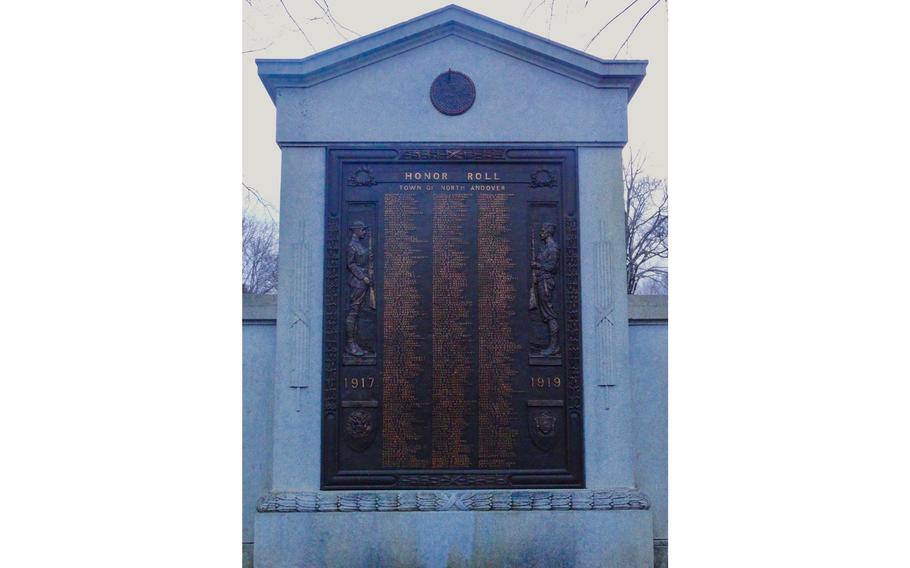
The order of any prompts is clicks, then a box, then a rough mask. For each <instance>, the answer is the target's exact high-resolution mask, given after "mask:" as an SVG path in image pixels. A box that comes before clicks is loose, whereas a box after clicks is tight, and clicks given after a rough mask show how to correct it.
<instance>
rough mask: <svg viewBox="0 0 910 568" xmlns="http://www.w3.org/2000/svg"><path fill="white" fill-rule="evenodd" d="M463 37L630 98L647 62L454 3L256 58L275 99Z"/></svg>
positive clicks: (638, 83)
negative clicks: (317, 45)
mask: <svg viewBox="0 0 910 568" xmlns="http://www.w3.org/2000/svg"><path fill="white" fill-rule="evenodd" d="M453 35H454V36H458V37H460V38H463V39H466V40H468V41H472V42H474V43H477V44H479V45H483V46H484V47H487V48H490V49H493V50H496V51H499V52H501V53H504V54H506V55H509V56H511V57H515V58H517V59H520V60H523V61H526V62H528V63H531V64H532V65H537V66H539V67H542V68H544V69H548V70H550V71H553V72H555V73H559V74H561V75H564V76H566V77H568V78H570V79H573V80H576V81H580V82H582V83H585V84H587V85H590V86H592V87H596V88H601V89H603V88H613V89H617V88H619V89H625V90H626V91H627V93H628V97H629V99H631V98H632V95H634V94H635V91H636V90H637V89H638V86H639V85H640V84H641V81H642V79H644V76H645V68H646V67H647V65H648V62H647V61H643V60H605V59H600V58H599V57H595V56H593V55H589V54H587V53H584V52H582V51H578V50H577V49H573V48H571V47H568V46H565V45H562V44H560V43H556V42H554V41H551V40H549V39H546V38H544V37H541V36H538V35H535V34H532V33H530V32H526V31H524V30H521V29H518V28H515V27H513V26H510V25H508V24H504V23H502V22H500V21H497V20H494V19H492V18H488V17H486V16H483V15H481V14H478V13H476V12H472V11H470V10H466V9H464V8H462V7H460V6H456V5H454V4H450V5H449V6H446V7H444V8H440V9H438V10H434V11H432V12H429V13H427V14H424V15H422V16H418V17H416V18H414V19H412V20H408V21H406V22H402V23H400V24H396V25H394V26H392V27H389V28H385V29H384V30H380V31H378V32H375V33H372V34H369V35H366V36H363V37H361V38H357V39H355V40H352V41H349V42H347V43H343V44H341V45H338V46H336V47H333V48H331V49H327V50H325V51H321V52H319V53H315V54H313V55H311V56H309V57H306V58H303V59H257V60H256V65H257V66H258V68H259V77H260V79H261V80H262V83H263V84H264V85H265V88H266V90H267V91H268V93H269V96H270V97H271V98H272V101H273V102H274V101H275V94H276V92H277V89H279V88H282V87H311V86H313V85H317V84H319V83H321V82H323V81H328V80H330V79H333V78H335V77H338V76H340V75H344V74H346V73H350V72H351V71H354V70H356V69H360V68H362V67H366V66H367V65H372V64H373V63H376V62H378V61H382V60H384V59H388V58H389V57H394V56H395V55H398V54H400V53H404V52H406V51H409V50H411V49H415V48H417V47H420V46H422V45H426V44H428V43H432V42H434V41H439V40H440V39H443V38H445V37H448V36H453Z"/></svg>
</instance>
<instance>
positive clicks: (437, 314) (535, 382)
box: [322, 147, 584, 489]
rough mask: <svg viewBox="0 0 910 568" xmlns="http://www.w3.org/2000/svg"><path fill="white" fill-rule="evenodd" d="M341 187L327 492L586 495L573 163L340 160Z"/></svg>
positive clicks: (533, 155) (403, 157) (326, 408)
mask: <svg viewBox="0 0 910 568" xmlns="http://www.w3.org/2000/svg"><path fill="white" fill-rule="evenodd" d="M542 171H545V172H546V173H547V177H546V180H545V181H546V183H543V182H541V179H542V177H541V176H542V174H541V173H540V172H542ZM364 172H368V174H369V183H366V182H365V181H364V180H366V179H367V174H365V173H364ZM327 177H328V182H329V183H328V184H327V195H326V197H327V199H326V208H327V211H326V219H327V222H326V228H327V234H326V267H325V270H326V279H325V280H326V283H327V285H326V290H325V295H326V297H325V309H326V318H325V322H326V323H325V325H326V329H325V330H324V341H325V353H326V355H325V357H326V364H325V365H324V374H325V377H324V379H323V383H324V391H323V447H322V478H323V479H322V485H323V488H324V489H357V488H372V489H382V488H389V489H393V488H394V489H401V488H420V487H440V486H459V485H469V486H471V487H485V486H488V487H499V488H501V487H503V486H507V487H508V486H511V487H528V488H531V487H583V486H584V478H583V462H582V445H581V440H582V433H581V424H582V415H581V413H582V408H581V404H580V402H581V401H580V369H581V361H580V353H581V349H580V337H579V336H578V335H579V330H580V325H579V321H578V318H579V317H580V316H579V313H580V310H579V306H578V301H579V294H578V287H579V282H578V271H577V266H578V250H577V243H578V235H577V227H578V222H577V219H578V211H577V188H576V183H575V154H574V152H573V151H572V150H561V149H553V150H539V149H524V148H461V147H456V148H451V147H450V148H437V147H432V148H385V147H370V148H364V149H331V150H330V151H329V159H328V171H327ZM342 231H343V234H342ZM340 243H344V245H343V248H342V250H338V247H339V244H340ZM336 259H338V260H340V262H339V261H338V260H336ZM567 268H568V270H567ZM336 283H337V284H336ZM336 329H340V330H341V333H337V332H335V331H334V330H336ZM567 379H568V380H567Z"/></svg>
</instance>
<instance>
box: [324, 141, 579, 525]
mask: <svg viewBox="0 0 910 568" xmlns="http://www.w3.org/2000/svg"><path fill="white" fill-rule="evenodd" d="M326 157H327V171H326V217H325V219H326V237H325V238H326V240H325V271H326V272H325V275H324V276H325V277H324V282H325V289H324V302H323V309H324V314H323V316H324V326H325V327H324V365H323V391H322V392H323V407H322V408H323V412H322V414H323V424H322V427H323V437H322V440H323V448H322V488H323V489H330V490H342V491H343V490H358V489H370V490H390V491H394V490H402V489H420V488H446V487H453V488H458V487H468V488H470V487H475V488H491V489H496V488H503V489H506V488H516V489H517V488H527V489H537V488H548V487H565V488H583V487H584V453H583V452H584V433H583V420H582V391H583V389H582V365H581V353H582V348H581V307H580V303H581V293H580V280H581V278H580V271H579V236H578V222H579V221H578V216H579V210H578V206H579V204H578V172H577V150H576V149H575V148H565V147H550V148H541V147H517V146H516V147H508V148H504V147H501V146H500V147H485V146H473V147H459V146H454V145H448V144H446V145H438V146H437V145H427V146H424V147H420V146H405V147H401V148H394V147H390V146H389V145H386V144H363V145H351V146H344V147H329V148H328V149H327V153H326ZM538 160H539V161H548V162H552V163H553V164H554V165H559V164H561V165H562V168H563V174H562V179H561V180H560V181H559V184H560V185H561V186H562V189H561V192H562V204H563V205H562V207H563V210H564V211H565V215H564V216H563V218H562V225H563V227H562V230H563V234H564V247H565V256H564V258H565V260H564V272H563V279H562V282H563V286H564V290H565V295H564V306H565V317H564V321H565V326H566V330H565V338H564V341H565V344H564V345H565V353H566V355H565V361H564V366H565V367H564V368H565V370H566V407H567V416H566V429H567V432H570V433H569V434H568V436H567V448H566V451H567V457H568V459H569V464H568V467H569V469H568V470H562V471H546V472H545V471H536V470H524V469H512V470H471V471H452V470H426V469H409V470H384V469H383V470H370V471H361V472H356V473H354V472H351V473H348V472H339V470H338V462H337V460H338V447H339V435H338V430H339V428H340V425H339V423H340V418H339V408H338V381H339V374H340V364H341V361H340V359H341V349H340V342H341V338H340V316H339V309H338V296H339V289H340V275H341V221H342V219H340V216H341V209H342V207H341V195H340V194H341V188H342V187H343V185H344V183H345V182H346V181H348V180H345V179H343V178H342V177H341V166H342V164H343V163H344V162H346V161H355V162H357V163H359V164H365V165H366V164H369V163H370V162H371V161H376V162H386V161H402V162H405V161H430V162H433V161H463V162H475V161H476V162H484V161H487V162H489V161H505V162H510V161H515V162H530V161H538ZM364 167H368V166H364ZM333 188H337V189H338V190H339V191H338V193H337V194H333ZM573 436H574V437H573ZM588 494H591V492H588ZM314 495H315V494H314ZM320 495H324V494H320ZM381 495H395V494H394V493H392V492H383V493H381ZM383 499H386V497H383ZM574 508H584V507H583V506H581V505H579V506H578V507H574ZM589 508H590V507H589ZM401 510H403V509H401ZM505 510H508V509H505Z"/></svg>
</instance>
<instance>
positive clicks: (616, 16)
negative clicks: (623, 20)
mask: <svg viewBox="0 0 910 568" xmlns="http://www.w3.org/2000/svg"><path fill="white" fill-rule="evenodd" d="M637 2H638V0H632V3H631V4H629V5H628V6H626V7H625V8H623V9H622V10H621V11H620V12H619V13H618V14H616V15H615V16H613V17H612V18H610V21H609V22H607V23H606V24H604V26H603V27H602V28H600V29H599V30H597V33H596V34H594V37H592V38H591V39H590V40H589V41H588V43H586V44H585V48H584V50H583V51H588V48H589V47H591V44H592V43H594V40H595V39H597V36H599V35H600V33H601V32H602V31H604V30H605V29H607V26H609V25H610V24H612V23H613V20H615V19H616V18H618V17H620V16H622V15H623V14H624V13H625V12H626V10H628V9H629V8H631V7H632V6H634V5H635V4H636V3H637ZM587 5H588V3H587V2H585V6H587ZM614 59H615V57H614Z"/></svg>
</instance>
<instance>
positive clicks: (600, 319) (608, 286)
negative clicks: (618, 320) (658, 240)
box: [594, 221, 616, 387]
mask: <svg viewBox="0 0 910 568" xmlns="http://www.w3.org/2000/svg"><path fill="white" fill-rule="evenodd" d="M605 233H606V228H605V226H604V223H603V221H601V223H600V236H601V239H600V240H598V241H597V242H596V243H594V278H595V281H594V286H595V289H594V297H595V304H594V311H595V315H596V318H597V319H596V321H595V322H594V329H595V337H596V338H597V341H596V344H595V346H594V349H595V353H596V354H597V355H596V361H597V371H598V383H597V384H598V385H599V386H604V387H605V386H608V385H613V384H615V376H616V375H615V369H614V365H613V346H614V343H615V337H614V336H615V329H614V328H615V322H614V321H613V320H614V317H615V316H614V311H615V309H616V306H615V305H614V301H613V265H612V261H613V257H612V254H611V251H610V241H608V240H606V239H605V238H603V237H604V235H605Z"/></svg>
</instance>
